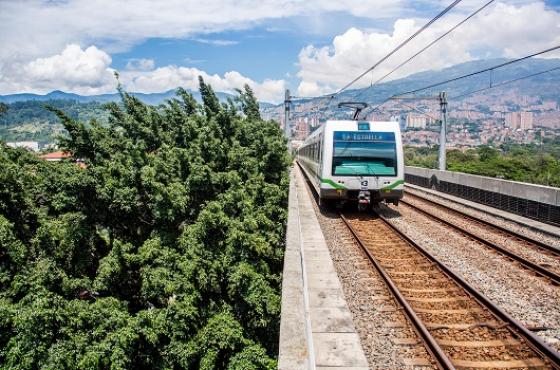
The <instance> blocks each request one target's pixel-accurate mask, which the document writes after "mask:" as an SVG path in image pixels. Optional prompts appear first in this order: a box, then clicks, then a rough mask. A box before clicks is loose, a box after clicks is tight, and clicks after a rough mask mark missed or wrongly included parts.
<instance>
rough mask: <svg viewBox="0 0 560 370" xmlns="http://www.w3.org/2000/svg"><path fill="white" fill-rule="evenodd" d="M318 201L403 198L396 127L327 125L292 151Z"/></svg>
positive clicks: (367, 201)
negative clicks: (315, 191) (315, 192)
mask: <svg viewBox="0 0 560 370" xmlns="http://www.w3.org/2000/svg"><path fill="white" fill-rule="evenodd" d="M296 156H297V161H298V162H299V164H300V165H301V166H302V167H303V169H304V170H305V172H306V173H307V175H308V177H309V179H310V180H311V183H312V184H313V186H314V187H315V189H316V190H317V193H318V194H319V198H320V200H321V201H322V202H337V203H345V202H357V203H358V204H359V205H360V207H361V208H365V207H367V206H369V205H370V204H371V203H379V202H381V201H384V202H387V203H393V204H395V205H397V204H398V201H399V199H401V198H402V196H403V189H404V163H403V150H402V141H401V132H400V128H399V124H398V122H371V121H351V120H348V121H327V122H326V123H325V124H323V125H322V126H321V127H320V128H319V129H317V130H316V131H315V132H313V133H312V134H311V135H310V136H309V137H308V138H307V139H306V140H305V141H304V143H303V144H302V145H301V146H300V147H299V148H298V150H297V152H296Z"/></svg>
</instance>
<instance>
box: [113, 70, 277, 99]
mask: <svg viewBox="0 0 560 370" xmlns="http://www.w3.org/2000/svg"><path fill="white" fill-rule="evenodd" d="M198 76H202V78H204V81H205V82H206V83H209V84H210V85H212V88H213V89H214V90H216V91H223V92H234V90H235V89H236V88H242V87H243V85H245V84H248V85H249V86H251V88H252V89H253V90H254V91H255V94H256V95H257V97H258V98H259V100H262V101H269V102H278V101H280V100H281V99H282V98H283V92H284V89H285V83H284V81H283V80H264V81H263V82H261V83H258V82H256V81H253V80H252V79H250V78H248V77H245V76H243V75H241V74H240V73H239V72H235V71H231V72H226V73H225V74H224V75H223V76H220V75H217V74H212V75H210V74H208V73H206V72H205V71H202V70H200V69H198V68H193V67H178V66H173V65H170V66H165V67H160V68H156V69H155V70H153V71H150V72H140V73H130V72H123V73H122V74H121V78H122V81H123V84H124V86H125V88H126V89H127V90H129V91H137V92H145V93H150V92H161V91H166V90H170V89H174V88H176V87H178V86H181V87H184V88H185V89H190V90H198Z"/></svg>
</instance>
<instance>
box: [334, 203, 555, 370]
mask: <svg viewBox="0 0 560 370" xmlns="http://www.w3.org/2000/svg"><path fill="white" fill-rule="evenodd" d="M341 218H342V220H343V221H344V223H345V224H346V226H347V227H348V228H349V230H350V232H351V233H352V235H353V236H354V237H355V239H356V242H357V243H358V245H360V246H361V247H362V248H363V250H364V252H365V253H366V255H367V256H368V258H369V260H370V261H371V263H372V264H373V265H374V267H375V268H376V269H377V271H378V272H379V274H380V275H381V276H382V277H383V279H384V280H385V282H386V284H387V286H388V287H389V289H390V291H391V293H392V294H393V295H394V297H395V300H396V301H397V302H398V304H399V305H400V306H401V307H402V308H403V310H404V312H405V313H406V315H407V316H408V319H409V320H410V321H411V322H412V323H413V325H414V327H415V329H416V331H417V333H418V335H419V337H420V338H422V340H423V341H424V344H425V346H426V348H427V349H428V352H429V353H430V354H431V355H432V357H433V359H434V360H435V361H436V362H437V364H438V367H440V368H442V369H455V368H469V369H474V368H477V369H560V354H558V352H556V351H554V350H553V349H551V348H550V347H548V346H547V345H546V344H544V343H543V342H542V341H541V340H540V339H539V338H538V337H537V336H536V335H534V334H533V333H532V332H531V331H529V330H528V329H527V328H525V327H524V326H523V325H521V324H520V323H519V322H518V321H516V320H515V319H513V318H512V317H511V316H509V315H508V314H507V313H505V312H504V311H502V310H501V309H500V308H498V307H497V306H496V305H494V304H493V303H492V302H491V301H489V300H488V299H487V298H486V297H485V296H484V295H482V294H481V293H480V292H478V291H477V290H476V289H474V288H473V287H472V286H471V285H469V284H468V283H467V282H466V281H464V280H463V279H462V278H460V277H459V276H457V275H456V274H454V273H453V272H452V271H450V270H449V269H448V268H447V267H445V265H443V264H441V263H440V262H439V261H438V260H437V259H436V258H434V257H433V256H432V255H430V254H429V253H428V252H427V251H426V250H424V249H423V248H422V247H420V246H419V245H418V244H416V243H415V242H414V241H413V240H411V239H409V238H408V237H407V236H406V235H404V234H403V233H401V232H400V231H399V229H397V228H396V227H395V226H393V225H391V224H390V223H389V222H387V221H386V220H385V219H384V218H383V217H382V216H375V215H365V214H354V215H346V216H345V215H342V214H341Z"/></svg>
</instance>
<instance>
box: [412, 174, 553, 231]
mask: <svg viewBox="0 0 560 370" xmlns="http://www.w3.org/2000/svg"><path fill="white" fill-rule="evenodd" d="M406 188H408V189H411V190H414V191H417V192H420V193H425V194H430V195H433V196H436V197H438V198H441V199H445V200H449V201H452V202H455V203H459V204H461V205H464V206H466V207H468V208H472V209H474V210H477V211H481V212H484V213H488V214H490V215H493V216H496V217H500V218H503V219H504V220H507V221H511V222H515V223H516V224H518V225H521V226H523V227H526V228H529V229H531V230H535V231H541V232H544V233H546V234H549V235H551V236H554V237H559V238H560V227H557V226H554V225H550V224H546V223H544V222H539V221H537V220H533V219H532V218H527V217H523V216H520V215H516V214H514V213H510V212H507V211H504V210H501V209H498V208H494V207H490V206H487V205H485V204H482V203H477V202H473V201H470V200H467V199H464V198H459V197H456V196H453V195H450V194H446V193H442V192H440V191H437V190H433V189H428V188H424V187H422V186H418V185H413V184H408V183H407V184H405V190H408V189H406Z"/></svg>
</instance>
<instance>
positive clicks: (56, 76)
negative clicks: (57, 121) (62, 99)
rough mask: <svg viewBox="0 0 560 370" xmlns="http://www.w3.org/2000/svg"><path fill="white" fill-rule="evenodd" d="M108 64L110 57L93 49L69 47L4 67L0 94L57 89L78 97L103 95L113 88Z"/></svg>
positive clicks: (114, 84) (0, 80) (111, 70)
mask: <svg viewBox="0 0 560 370" xmlns="http://www.w3.org/2000/svg"><path fill="white" fill-rule="evenodd" d="M110 64H111V57H110V56H109V55H108V54H107V53H105V52H104V51H103V50H100V49H98V48H97V47H95V46H90V47H88V48H87V49H85V50H82V48H80V46H79V45H76V44H71V45H68V46H66V47H65V48H64V50H63V51H62V52H61V53H60V54H56V55H53V56H50V57H46V58H38V59H35V60H33V61H31V62H28V63H20V64H15V65H11V66H9V67H6V68H5V69H4V71H3V74H4V76H3V78H2V79H0V91H5V92H23V91H25V92H27V91H29V92H31V91H32V92H40V93H45V92H48V91H51V90H54V89H60V90H65V91H73V92H76V93H81V94H96V93H100V92H106V91H107V90H114V89H115V86H116V82H115V78H114V76H113V69H112V68H110Z"/></svg>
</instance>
